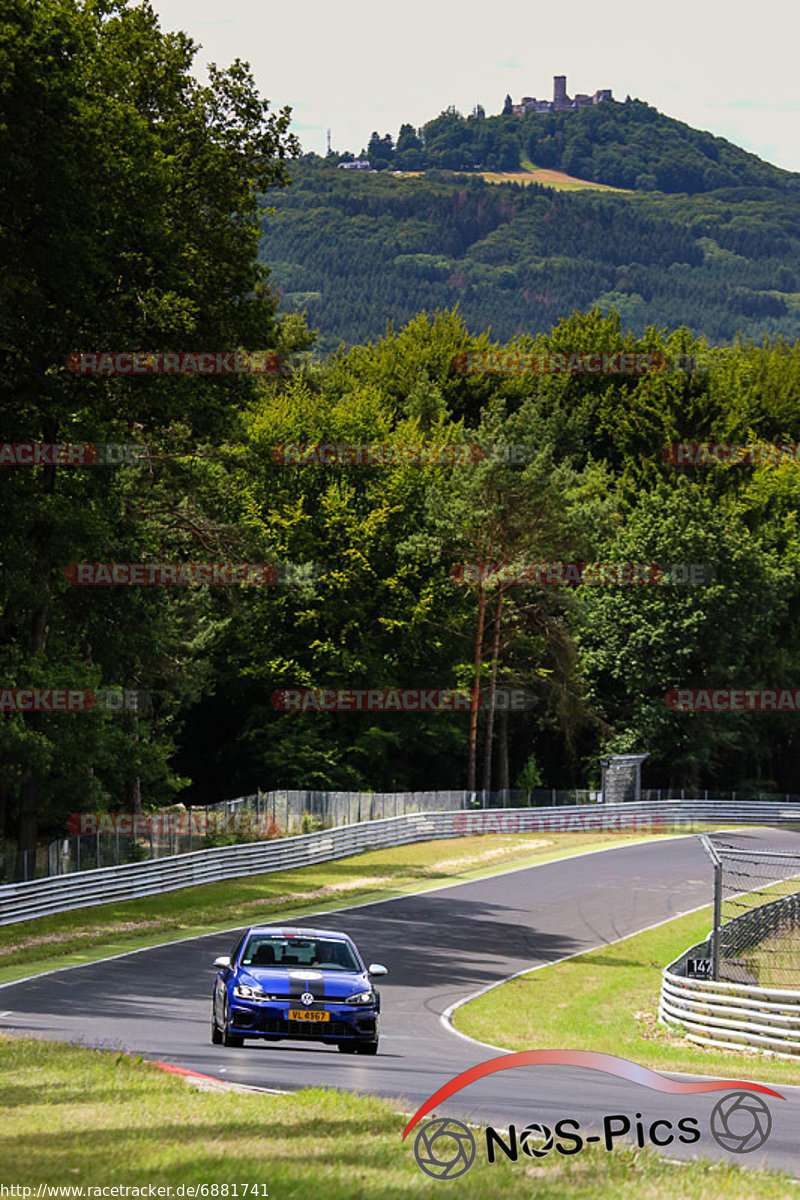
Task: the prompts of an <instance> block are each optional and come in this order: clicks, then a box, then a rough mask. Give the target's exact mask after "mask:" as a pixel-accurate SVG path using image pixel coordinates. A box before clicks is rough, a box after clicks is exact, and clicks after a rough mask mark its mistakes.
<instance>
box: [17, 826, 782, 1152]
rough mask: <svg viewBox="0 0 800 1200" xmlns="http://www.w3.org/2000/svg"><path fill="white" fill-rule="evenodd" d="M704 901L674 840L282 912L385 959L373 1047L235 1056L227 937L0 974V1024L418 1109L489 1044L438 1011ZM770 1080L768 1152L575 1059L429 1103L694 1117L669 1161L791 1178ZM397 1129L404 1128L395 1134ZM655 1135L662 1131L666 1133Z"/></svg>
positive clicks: (522, 1114)
mask: <svg viewBox="0 0 800 1200" xmlns="http://www.w3.org/2000/svg"><path fill="white" fill-rule="evenodd" d="M725 841H726V842H728V843H733V844H739V845H746V846H761V847H762V848H764V849H769V850H785V849H787V848H788V847H792V848H794V849H795V850H800V834H797V833H791V832H788V831H785V830H777V829H754V830H752V831H748V832H746V833H737V834H726V835H725ZM710 899H711V869H710V862H709V860H708V858H707V857H706V855H705V853H704V851H703V850H702V847H701V846H700V844H699V841H698V839H697V838H696V837H683V838H676V839H671V840H666V841H659V842H650V843H645V844H641V845H638V846H634V845H632V846H627V847H621V848H619V849H615V850H606V851H603V852H600V853H593V854H586V855H583V856H582V857H578V858H573V859H564V860H561V861H559V862H554V863H549V864H545V865H542V866H539V867H528V868H525V869H522V870H515V871H510V872H506V873H503V874H499V875H495V876H492V877H490V878H485V879H481V880H479V881H477V882H470V883H463V884H457V885H455V886H449V887H444V888H441V889H438V890H436V891H432V892H426V893H424V894H420V895H417V896H406V897H400V898H398V899H393V900H387V901H381V902H378V903H373V904H368V905H365V906H363V907H354V908H349V909H342V910H340V911H338V912H335V913H328V914H325V915H324V916H319V917H316V918H315V917H306V918H304V919H302V920H298V921H296V922H292V923H293V924H298V925H306V926H311V927H313V926H318V927H320V928H329V929H342V930H344V931H345V932H346V933H348V934H350V936H351V937H353V938H354V940H355V941H356V944H357V945H358V947H359V949H360V950H361V953H362V956H363V957H364V959H365V960H366V961H367V962H380V963H384V964H385V965H386V966H387V967H388V968H389V971H390V974H389V975H388V977H387V978H386V979H385V980H381V981H380V987H381V995H382V1002H383V1012H382V1018H381V1020H382V1028H381V1044H380V1052H379V1054H378V1055H377V1057H375V1058H368V1057H362V1056H360V1055H345V1054H340V1053H338V1052H337V1050H336V1049H335V1047H319V1048H309V1047H308V1046H305V1045H303V1044H302V1043H299V1042H288V1041H286V1042H277V1043H273V1044H268V1043H265V1042H259V1041H254V1042H246V1043H245V1045H244V1047H243V1048H241V1049H230V1048H225V1047H222V1046H212V1045H211V1043H210V1040H209V1032H210V1013H211V989H212V984H213V980H214V975H215V971H214V968H213V966H212V963H213V960H214V958H215V957H216V956H217V955H221V954H227V953H229V951H230V950H231V948H232V946H233V944H234V941H235V933H234V931H231V932H230V933H225V934H211V935H208V936H207V937H203V938H193V939H191V940H189V941H183V942H176V943H174V944H172V945H167V946H160V947H156V948H154V949H152V950H146V951H138V952H136V953H133V954H127V955H124V956H123V957H120V958H116V959H110V960H107V961H105V962H98V963H91V964H88V965H86V966H83V967H77V968H70V969H65V970H61V971H55V972H52V973H50V974H48V975H43V976H40V977H39V978H33V979H31V980H28V981H23V982H20V983H14V984H9V985H5V986H4V987H2V988H0V1029H2V1031H3V1032H13V1033H19V1034H26V1035H33V1036H39V1037H46V1038H54V1039H59V1040H63V1041H79V1042H81V1043H83V1044H85V1045H87V1046H101V1045H106V1046H115V1047H124V1048H127V1049H129V1050H132V1051H136V1052H137V1053H141V1054H144V1055H146V1056H147V1057H151V1058H153V1059H157V1060H160V1061H163V1062H168V1063H172V1064H175V1065H177V1066H180V1067H185V1068H190V1069H191V1070H194V1071H199V1072H202V1073H203V1074H206V1075H212V1076H215V1077H217V1078H219V1079H224V1080H229V1081H231V1082H238V1083H244V1084H249V1085H255V1086H258V1087H267V1088H279V1089H292V1088H298V1087H302V1086H307V1085H312V1084H314V1085H321V1086H325V1087H344V1088H351V1089H353V1090H356V1091H359V1092H367V1093H373V1094H376V1095H381V1096H386V1097H394V1098H399V1099H400V1100H401V1101H402V1102H403V1107H404V1109H405V1110H406V1111H408V1112H409V1113H411V1112H414V1111H416V1109H417V1108H418V1107H420V1105H421V1104H422V1103H423V1102H424V1101H425V1100H426V1099H427V1098H428V1097H429V1096H430V1095H431V1094H432V1093H433V1092H434V1091H436V1090H437V1089H438V1088H439V1087H441V1086H442V1085H443V1084H445V1083H446V1082H447V1081H448V1080H450V1079H451V1078H452V1077H453V1076H454V1075H456V1074H458V1073H459V1072H461V1071H464V1070H466V1069H467V1068H469V1067H471V1066H474V1065H475V1064H476V1063H480V1062H483V1061H485V1060H486V1059H489V1058H492V1057H494V1056H495V1054H496V1053H497V1052H496V1051H495V1050H493V1049H491V1048H490V1047H487V1046H483V1045H479V1044H477V1043H475V1042H472V1041H470V1040H468V1039H465V1038H463V1037H460V1036H459V1035H458V1034H456V1033H454V1032H453V1030H452V1029H451V1028H449V1027H448V1026H447V1024H446V1022H443V1021H442V1020H441V1016H442V1014H443V1013H445V1012H446V1010H447V1009H448V1008H450V1006H452V1005H454V1004H456V1003H458V1002H459V1001H460V1000H462V999H463V998H464V997H465V996H467V995H469V994H471V993H473V992H475V991H477V990H479V989H480V988H482V987H485V986H486V985H487V984H491V983H493V982H496V981H499V980H501V979H504V978H505V977H507V976H509V975H511V974H514V973H516V972H519V971H523V970H524V969H525V968H528V967H533V966H537V965H539V964H542V963H548V962H552V961H554V960H556V959H559V958H562V957H564V956H566V955H571V954H576V953H579V952H580V951H583V950H588V949H591V948H594V947H598V946H602V945H603V944H606V943H608V942H612V941H615V940H617V939H619V938H623V937H626V936H627V935H629V934H631V933H635V932H636V931H637V930H641V929H644V928H646V927H648V926H651V925H654V924H656V923H657V922H660V921H663V920H665V919H668V918H669V917H672V916H675V915H677V914H679V913H683V912H688V911H690V910H692V909H695V908H697V907H699V906H700V905H703V904H706V903H708V902H709V901H710ZM269 919H270V914H269V911H268V910H266V909H265V911H264V912H263V913H256V912H254V913H253V923H256V921H267V920H269ZM275 923H276V924H277V923H279V922H277V921H276V922H275ZM664 965H666V964H664ZM525 994H526V997H527V999H526V1003H527V1004H528V1005H531V1004H533V1005H535V1004H536V983H535V976H534V977H533V981H532V982H531V984H530V986H529V988H527V989H526V993H525ZM549 1048H552V1049H561V1048H562V1047H549ZM621 1052H622V1053H624V1051H621ZM737 1075H738V1077H739V1078H743V1079H750V1080H755V1081H759V1076H758V1063H757V1061H756V1060H754V1059H752V1058H742V1060H741V1069H740V1071H739V1072H737ZM772 1086H774V1087H775V1089H776V1090H777V1091H779V1092H782V1093H783V1094H784V1095H785V1096H786V1099H785V1100H778V1099H775V1098H772V1097H766V1100H767V1103H768V1105H769V1108H770V1110H771V1113H772V1121H773V1125H772V1133H771V1136H770V1137H769V1140H768V1141H767V1142H766V1144H765V1145H764V1146H763V1148H761V1149H759V1150H757V1151H755V1152H753V1153H749V1154H733V1153H730V1152H728V1151H725V1150H722V1149H720V1147H719V1146H718V1145H717V1143H716V1142H715V1141H714V1140H713V1138H712V1137H711V1134H710V1132H709V1116H710V1113H711V1110H712V1108H713V1107H714V1105H715V1104H716V1103H717V1101H718V1100H719V1099H721V1097H722V1096H723V1095H724V1094H725V1093H722V1092H717V1093H714V1092H711V1093H704V1094H700V1095H690V1096H671V1095H666V1094H664V1093H660V1092H656V1091H651V1090H650V1089H648V1088H645V1087H643V1086H641V1085H639V1084H635V1083H628V1082H625V1081H623V1080H620V1079H617V1078H615V1077H612V1076H610V1075H605V1074H601V1073H599V1072H597V1071H592V1070H585V1069H577V1068H572V1067H563V1066H557V1067H554V1066H538V1067H522V1068H514V1069H511V1070H506V1071H502V1072H500V1073H498V1074H493V1075H491V1076H488V1077H486V1078H484V1079H482V1080H480V1081H478V1082H476V1083H473V1084H470V1085H469V1086H468V1087H467V1088H466V1089H465V1090H464V1091H462V1092H460V1093H458V1094H457V1095H455V1096H453V1097H452V1099H450V1100H449V1101H448V1102H447V1103H446V1104H445V1105H443V1106H441V1107H440V1108H438V1109H437V1110H436V1111H437V1112H439V1113H447V1114H451V1115H454V1116H461V1117H463V1118H465V1119H467V1120H469V1121H472V1122H475V1123H476V1124H479V1125H488V1124H492V1125H495V1126H496V1127H497V1128H505V1127H507V1126H508V1125H509V1123H514V1124H516V1125H517V1127H518V1128H522V1127H524V1126H525V1125H527V1124H529V1123H531V1122H534V1121H538V1122H544V1123H545V1124H547V1125H550V1126H552V1125H553V1123H554V1122H555V1121H556V1120H558V1119H559V1118H565V1117H571V1118H574V1119H576V1120H578V1121H580V1124H581V1128H582V1130H588V1131H591V1130H600V1129H602V1121H603V1117H604V1116H607V1115H613V1114H621V1115H623V1114H624V1115H627V1116H628V1117H629V1119H630V1120H631V1125H632V1126H633V1125H634V1119H635V1117H636V1114H642V1121H643V1123H644V1124H645V1125H646V1126H647V1127H648V1128H649V1125H650V1123H651V1122H653V1121H655V1120H657V1119H667V1120H672V1122H673V1126H674V1125H676V1124H677V1121H678V1120H679V1119H680V1118H681V1117H689V1116H690V1117H696V1118H697V1119H698V1121H699V1129H700V1131H701V1139H700V1141H699V1142H697V1143H696V1144H695V1145H693V1146H686V1145H683V1144H682V1143H680V1142H677V1141H675V1142H674V1143H673V1144H670V1145H669V1146H667V1147H665V1148H664V1150H663V1151H662V1153H663V1154H665V1155H667V1156H669V1157H674V1158H678V1157H683V1158H688V1157H692V1156H698V1155H699V1156H705V1157H712V1158H728V1159H729V1160H730V1161H731V1162H737V1163H739V1164H743V1165H748V1166H756V1165H760V1164H764V1165H768V1166H773V1167H782V1168H784V1169H787V1170H790V1171H792V1173H793V1174H795V1175H797V1176H800V1148H799V1147H798V1137H797V1131H798V1129H800V1088H787V1087H784V1086H782V1085H778V1084H775V1085H772ZM404 1125H405V1121H404V1120H403V1121H401V1122H398V1136H400V1134H401V1133H402V1128H403V1127H404ZM659 1134H660V1136H664V1127H661V1129H660V1130H659ZM408 1140H409V1142H411V1141H412V1140H413V1135H412V1137H411V1138H409V1139H408ZM410 1152H411V1149H410V1146H409V1153H410Z"/></svg>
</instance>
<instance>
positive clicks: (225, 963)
mask: <svg viewBox="0 0 800 1200" xmlns="http://www.w3.org/2000/svg"><path fill="white" fill-rule="evenodd" d="M230 965H231V960H230V959H229V958H228V956H227V954H223V955H222V956H221V957H220V958H215V959H214V966H215V967H220V968H222V969H223V970H224V969H225V967H229V966H230Z"/></svg>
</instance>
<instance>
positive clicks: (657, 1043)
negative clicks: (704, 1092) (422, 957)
mask: <svg viewBox="0 0 800 1200" xmlns="http://www.w3.org/2000/svg"><path fill="white" fill-rule="evenodd" d="M711 921H712V910H711V908H710V907H709V908H704V909H701V910H700V911H698V912H696V913H691V914H690V915H689V916H685V917H678V918H677V919H676V920H674V921H669V922H667V923H666V924H664V925H660V926H658V927H657V928H656V929H651V930H648V931H646V932H644V933H637V934H634V936H633V937H629V938H625V940H624V941H621V942H617V943H615V944H614V945H612V946H603V947H601V948H600V949H599V950H592V951H590V952H589V953H587V954H579V955H577V956H576V957H575V958H570V959H567V960H566V961H565V962H561V963H554V964H553V965H552V966H548V967H542V968H540V969H539V970H534V971H530V972H529V973H528V974H526V975H523V976H521V977H520V978H519V979H512V980H509V982H508V983H503V984H501V985H500V986H499V987H496V988H493V989H492V990H491V991H489V992H486V993H485V994H484V995H483V996H479V997H478V998H477V999H475V1000H472V1001H470V1003H469V1004H465V1005H464V1006H463V1007H461V1008H459V1009H457V1010H456V1012H455V1014H454V1024H455V1026H456V1028H457V1029H459V1030H460V1031H461V1032H462V1033H466V1034H468V1035H469V1036H470V1037H473V1038H477V1040H478V1041H481V1042H488V1043H489V1044H490V1045H493V1046H500V1047H502V1048H503V1049H508V1050H532V1049H537V1048H540V1047H541V1048H545V1047H546V1048H548V1049H553V1048H556V1047H558V1049H562V1048H563V1049H569V1050H599V1051H601V1052H603V1053H605V1054H616V1055H619V1056H620V1057H622V1058H628V1059H633V1061H634V1062H637V1063H642V1064H644V1065H645V1066H648V1067H652V1068H653V1069H655V1070H661V1071H686V1072H693V1073H696V1074H701V1075H722V1076H726V1077H728V1078H734V1079H740V1078H742V1076H743V1075H744V1076H745V1077H749V1078H754V1079H757V1080H773V1081H775V1082H779V1083H781V1082H782V1083H787V1084H788V1083H792V1084H799V1083H800V1062H786V1061H783V1060H781V1059H775V1058H770V1057H768V1056H767V1055H765V1054H761V1053H759V1052H757V1051H752V1052H751V1051H744V1050H743V1051H731V1052H726V1051H724V1050H714V1049H711V1048H708V1049H706V1048H703V1047H700V1046H693V1045H692V1043H690V1042H687V1041H686V1040H685V1039H684V1038H682V1037H681V1035H680V1031H679V1030H677V1029H668V1028H666V1027H665V1026H662V1025H659V1024H658V1022H657V1019H656V1014H657V1011H658V994H659V987H660V983H661V972H662V970H663V968H664V967H665V966H667V964H668V963H670V962H672V961H673V960H674V959H676V958H677V957H678V955H679V954H681V953H682V951H684V950H686V949H688V947H689V946H692V945H694V944H695V943H696V942H700V941H702V940H703V939H704V938H705V937H706V935H707V933H708V931H709V928H710V925H711Z"/></svg>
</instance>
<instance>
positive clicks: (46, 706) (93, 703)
mask: <svg viewBox="0 0 800 1200" xmlns="http://www.w3.org/2000/svg"><path fill="white" fill-rule="evenodd" d="M149 707H150V696H149V693H148V692H146V691H145V690H143V689H141V688H102V689H101V690H100V691H95V690H94V689H93V688H0V712H73V713H74V712H142V711H143V710H144V709H146V708H149Z"/></svg>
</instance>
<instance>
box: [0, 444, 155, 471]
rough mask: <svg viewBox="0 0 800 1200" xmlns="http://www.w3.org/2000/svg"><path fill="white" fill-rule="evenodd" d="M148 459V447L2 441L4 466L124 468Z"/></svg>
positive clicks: (0, 464) (0, 461)
mask: <svg viewBox="0 0 800 1200" xmlns="http://www.w3.org/2000/svg"><path fill="white" fill-rule="evenodd" d="M146 457H147V450H146V448H145V447H144V446H136V445H122V444H119V443H114V442H0V467H120V466H129V465H131V464H132V463H136V462H141V461H142V460H143V459H145V458H146Z"/></svg>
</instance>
